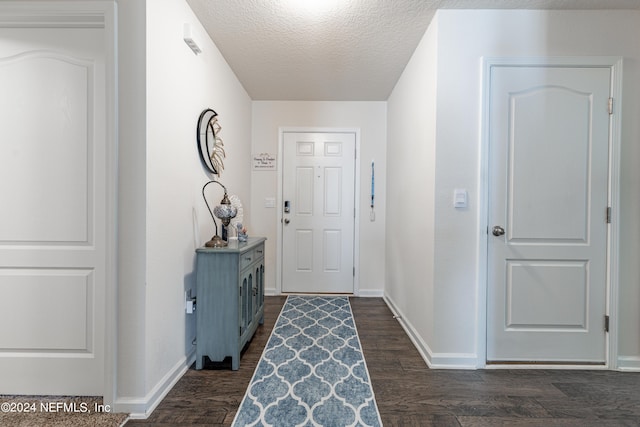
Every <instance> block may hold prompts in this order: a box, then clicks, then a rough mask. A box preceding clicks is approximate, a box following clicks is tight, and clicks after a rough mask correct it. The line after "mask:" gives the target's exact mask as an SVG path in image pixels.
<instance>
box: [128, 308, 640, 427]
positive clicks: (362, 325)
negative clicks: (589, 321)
mask: <svg viewBox="0 0 640 427" xmlns="http://www.w3.org/2000/svg"><path fill="white" fill-rule="evenodd" d="M285 299H286V297H267V298H266V306H265V324H264V326H262V327H260V328H259V329H258V331H257V332H256V335H255V337H254V339H253V341H252V342H251V344H250V345H249V347H248V348H247V350H246V352H245V354H244V355H243V357H242V361H241V363H240V369H239V370H238V371H235V372H233V371H227V370H222V371H221V370H202V371H196V370H194V369H190V370H189V371H188V372H187V373H186V374H185V375H184V377H183V378H182V379H181V380H180V381H179V382H178V383H177V384H176V386H175V387H174V388H173V389H172V390H171V391H170V392H169V394H168V395H167V397H166V398H165V399H164V400H163V401H162V403H161V404H160V405H159V406H158V408H157V409H156V410H155V411H154V412H153V414H152V415H151V416H150V417H149V418H148V419H147V420H132V421H129V422H127V424H126V426H127V427H135V426H143V425H147V426H148V425H153V426H157V427H163V426H172V427H179V426H229V425H231V422H232V421H233V417H234V416H235V412H236V410H237V408H238V406H239V405H240V402H241V401H242V398H243V396H244V392H245V390H246V387H247V385H248V384H249V381H250V379H251V376H252V375H253V370H254V368H255V366H256V364H257V362H258V360H259V358H260V355H261V353H262V348H263V347H264V345H265V344H266V341H267V339H268V338H269V334H270V333H271V329H272V327H273V324H274V323H275V320H276V318H277V316H278V314H279V312H280V308H281V307H282V304H284V301H285ZM351 307H352V309H353V313H354V316H355V319H356V324H357V327H358V334H359V336H360V341H361V343H362V347H363V351H364V354H365V359H366V361H367V366H368V368H369V373H370V375H371V381H372V384H373V389H374V393H375V395H376V400H377V403H378V408H379V410H380V415H381V417H382V422H383V424H384V425H385V426H425V427H426V426H473V427H475V426H492V427H493V426H581V427H582V426H593V427H596V426H598V427H600V426H607V427H609V426H640V374H638V373H621V372H612V371H572V370H501V369H496V370H476V371H454V370H430V369H428V368H427V366H426V364H425V362H424V361H423V360H422V358H421V357H420V355H419V354H418V352H417V351H416V349H415V348H414V346H413V344H412V343H411V341H410V340H409V338H408V337H407V336H406V335H405V333H404V331H403V330H402V328H401V327H400V325H399V324H398V321H397V320H395V319H393V316H392V314H391V312H390V311H389V309H388V307H387V306H386V304H385V303H384V301H383V300H382V299H379V298H352V299H351Z"/></svg>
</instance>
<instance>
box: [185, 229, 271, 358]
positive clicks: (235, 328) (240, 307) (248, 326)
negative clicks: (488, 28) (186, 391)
mask: <svg viewBox="0 0 640 427" xmlns="http://www.w3.org/2000/svg"><path fill="white" fill-rule="evenodd" d="M265 240H266V239H265V238H264V237H253V238H249V240H248V241H247V242H239V243H238V242H237V241H231V242H230V243H229V246H228V247H226V248H206V247H203V248H199V249H197V250H196V297H197V300H196V301H197V304H196V328H197V329H196V369H202V368H203V366H204V364H205V356H207V357H208V358H209V360H211V361H212V362H221V361H223V360H224V359H225V357H228V356H230V357H231V369H233V370H234V371H235V370H237V369H238V368H239V367H240V352H241V351H242V348H243V347H244V346H245V344H246V343H247V342H248V341H250V340H251V338H252V337H253V334H254V333H255V332H256V329H257V328H258V325H259V324H260V325H261V324H262V323H263V322H264V242H265Z"/></svg>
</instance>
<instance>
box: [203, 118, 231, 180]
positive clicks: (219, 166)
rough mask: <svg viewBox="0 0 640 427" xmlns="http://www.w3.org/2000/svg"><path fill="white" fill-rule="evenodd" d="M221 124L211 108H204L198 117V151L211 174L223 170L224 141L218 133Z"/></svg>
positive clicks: (216, 173) (218, 173)
mask: <svg viewBox="0 0 640 427" xmlns="http://www.w3.org/2000/svg"><path fill="white" fill-rule="evenodd" d="M221 130H222V126H220V123H219V122H218V113H216V112H215V111H213V110H212V109H211V108H207V109H206V110H204V111H203V112H202V113H201V114H200V117H199V118H198V128H197V130H196V133H197V141H198V153H199V154H200V160H201V161H202V164H203V165H204V167H205V168H206V169H207V170H208V171H209V172H211V173H212V174H215V175H218V176H220V174H221V173H222V171H223V170H224V158H225V157H226V153H225V152H224V143H223V142H222V138H221V137H220V135H219V133H220V131H221Z"/></svg>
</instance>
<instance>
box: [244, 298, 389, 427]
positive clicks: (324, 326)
mask: <svg viewBox="0 0 640 427" xmlns="http://www.w3.org/2000/svg"><path fill="white" fill-rule="evenodd" d="M233 425H234V426H237V427H245V426H275V427H284V426H331V427H334V426H336V427H337V426H381V425H382V422H381V421H380V414H379V413H378V407H377V406H376V400H375V397H374V395H373V389H372V388H371V382H370V380H369V372H368V371H367V365H366V363H365V360H364V356H363V354H362V349H361V346H360V340H359V339H358V334H357V331H356V326H355V323H354V320H353V314H352V312H351V306H350V305H349V298H348V297H332V296H331V297H330V296H289V297H288V298H287V301H286V303H285V305H284V307H283V308H282V311H281V312H280V316H279V317H278V320H277V321H276V325H275V327H274V329H273V332H272V333H271V337H270V338H269V342H267V346H266V347H265V349H264V352H263V353H262V358H261V359H260V361H259V362H258V366H257V367H256V370H255V372H254V374H253V378H252V379H251V383H250V384H249V388H248V389H247V392H246V394H245V396H244V399H243V400H242V403H241V404H240V409H239V410H238V413H237V414H236V417H235V420H234V422H233Z"/></svg>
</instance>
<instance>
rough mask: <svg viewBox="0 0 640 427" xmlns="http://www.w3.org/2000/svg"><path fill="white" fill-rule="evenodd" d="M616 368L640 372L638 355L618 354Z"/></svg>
mask: <svg viewBox="0 0 640 427" xmlns="http://www.w3.org/2000/svg"><path fill="white" fill-rule="evenodd" d="M618 370H619V371H628V372H640V357H639V356H618Z"/></svg>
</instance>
